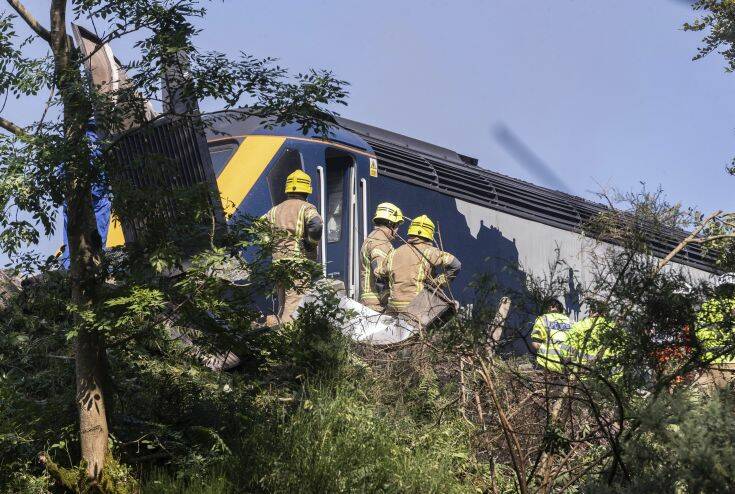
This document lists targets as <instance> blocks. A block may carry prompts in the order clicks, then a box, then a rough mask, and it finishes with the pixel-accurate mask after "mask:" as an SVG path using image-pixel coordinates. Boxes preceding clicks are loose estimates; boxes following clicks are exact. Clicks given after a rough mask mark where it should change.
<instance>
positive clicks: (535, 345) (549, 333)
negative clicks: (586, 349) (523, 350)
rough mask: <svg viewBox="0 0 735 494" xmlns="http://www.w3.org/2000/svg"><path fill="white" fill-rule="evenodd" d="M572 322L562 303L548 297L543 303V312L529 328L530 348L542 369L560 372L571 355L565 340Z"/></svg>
mask: <svg viewBox="0 0 735 494" xmlns="http://www.w3.org/2000/svg"><path fill="white" fill-rule="evenodd" d="M571 328H572V322H571V320H570V319H569V317H568V316H567V315H566V314H565V313H564V304H563V303H562V302H561V300H558V299H556V298H549V299H547V300H546V301H545V302H544V304H543V314H542V315H540V316H539V317H537V318H536V321H535V322H534V324H533V329H532V330H531V348H532V349H533V351H534V352H535V354H536V363H537V364H538V365H539V367H541V368H542V369H546V370H547V371H550V372H554V373H557V374H562V373H563V372H564V369H565V366H566V362H568V361H569V359H570V357H571V354H572V352H571V350H572V349H571V347H570V346H569V344H568V342H567V337H568V336H569V331H570V329H571Z"/></svg>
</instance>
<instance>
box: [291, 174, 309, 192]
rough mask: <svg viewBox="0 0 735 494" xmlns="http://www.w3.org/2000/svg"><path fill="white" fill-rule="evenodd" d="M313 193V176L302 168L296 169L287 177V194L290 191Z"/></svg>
mask: <svg viewBox="0 0 735 494" xmlns="http://www.w3.org/2000/svg"><path fill="white" fill-rule="evenodd" d="M292 192H295V193H303V194H311V192H312V189H311V177H309V175H307V174H306V173H304V172H303V171H301V170H296V171H295V172H293V173H291V174H290V175H289V176H288V177H286V194H288V193H292Z"/></svg>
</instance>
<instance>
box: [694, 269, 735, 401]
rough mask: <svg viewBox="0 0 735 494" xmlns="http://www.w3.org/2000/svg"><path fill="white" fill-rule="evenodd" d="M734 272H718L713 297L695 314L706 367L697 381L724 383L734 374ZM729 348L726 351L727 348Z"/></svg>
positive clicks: (704, 383)
mask: <svg viewBox="0 0 735 494" xmlns="http://www.w3.org/2000/svg"><path fill="white" fill-rule="evenodd" d="M734 330H735V275H733V274H732V273H729V274H724V275H722V276H720V277H719V278H718V279H717V280H716V282H715V293H714V297H712V298H711V299H709V300H707V301H706V302H705V303H703V304H702V307H701V308H700V310H699V313H698V314H697V330H696V336H697V340H698V341H699V344H700V345H701V348H702V350H703V352H704V359H705V361H706V362H707V363H708V369H707V370H706V371H705V372H704V373H703V375H702V376H701V377H700V378H699V379H698V381H697V382H698V384H700V385H703V386H708V387H723V386H726V385H727V384H729V383H730V382H731V381H732V380H733V377H735V350H733V337H732V332H733V331H734ZM728 348H729V351H728Z"/></svg>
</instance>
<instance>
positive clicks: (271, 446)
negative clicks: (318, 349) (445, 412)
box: [260, 386, 482, 493]
mask: <svg viewBox="0 0 735 494" xmlns="http://www.w3.org/2000/svg"><path fill="white" fill-rule="evenodd" d="M386 411H387V410H385V409H381V407H378V406H376V405H375V404H374V403H373V402H372V401H371V399H370V397H369V396H367V395H366V394H365V390H364V389H361V388H360V387H352V386H341V387H338V388H337V389H334V390H330V389H318V390H314V391H313V392H311V393H309V394H308V395H307V399H305V400H303V401H302V402H301V403H300V404H299V407H298V409H297V410H296V411H295V412H294V413H293V415H291V417H290V418H289V420H288V421H287V422H286V423H285V424H284V425H283V426H281V427H280V428H279V431H278V434H277V435H276V436H275V437H273V442H272V443H265V444H266V445H267V446H268V451H262V453H261V454H263V455H270V458H271V461H269V462H267V463H266V465H264V466H267V467H268V468H267V470H266V471H263V472H262V474H263V477H262V479H261V481H260V485H261V487H262V488H263V490H265V491H267V492H283V493H286V492H297V491H298V492H314V493H317V492H417V493H418V492H473V491H474V490H475V485H473V481H475V482H477V481H481V480H482V477H481V475H479V469H478V468H477V465H476V464H475V462H473V461H471V456H472V452H471V450H470V449H469V443H470V441H469V438H470V432H471V430H470V429H469V428H468V427H467V425H466V424H463V423H462V422H461V421H460V420H457V419H456V418H455V419H454V420H449V421H446V422H443V423H441V424H439V425H437V424H431V423H430V424H421V423H417V422H415V421H414V420H412V419H411V418H409V417H407V416H390V415H386V414H385V413H386ZM261 434H264V435H265V436H268V435H270V432H261ZM478 486H479V484H478Z"/></svg>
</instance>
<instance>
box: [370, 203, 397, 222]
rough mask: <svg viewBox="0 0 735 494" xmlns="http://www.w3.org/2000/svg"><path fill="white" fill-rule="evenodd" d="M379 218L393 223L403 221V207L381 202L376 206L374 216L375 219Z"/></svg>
mask: <svg viewBox="0 0 735 494" xmlns="http://www.w3.org/2000/svg"><path fill="white" fill-rule="evenodd" d="M377 219H383V220H386V221H390V222H391V223H403V213H402V212H401V208H399V207H398V206H396V205H395V204H392V203H390V202H381V203H380V204H378V207H377V208H375V216H373V221H375V220H377Z"/></svg>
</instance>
